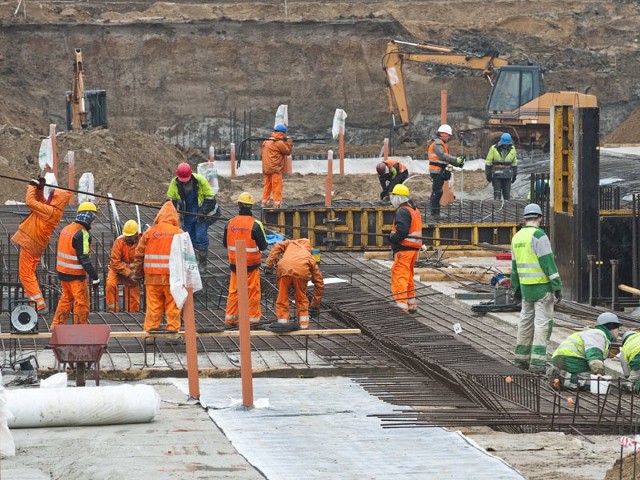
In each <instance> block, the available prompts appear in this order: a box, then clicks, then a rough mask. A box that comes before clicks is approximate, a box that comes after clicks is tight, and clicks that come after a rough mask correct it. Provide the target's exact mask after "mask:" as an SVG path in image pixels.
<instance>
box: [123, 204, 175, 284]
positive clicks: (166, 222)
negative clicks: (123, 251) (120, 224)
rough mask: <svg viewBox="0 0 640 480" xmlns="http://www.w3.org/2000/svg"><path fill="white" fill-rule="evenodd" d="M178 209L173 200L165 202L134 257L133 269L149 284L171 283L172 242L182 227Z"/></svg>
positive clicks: (139, 243)
mask: <svg viewBox="0 0 640 480" xmlns="http://www.w3.org/2000/svg"><path fill="white" fill-rule="evenodd" d="M179 225H180V220H179V218H178V211H177V210H176V207H174V206H173V203H172V202H171V201H168V202H164V204H163V205H162V208H160V211H159V212H158V214H157V215H156V218H155V219H154V220H153V225H152V226H151V228H149V229H148V230H147V231H146V232H144V233H143V234H142V238H140V241H139V242H138V247H137V248H136V253H135V257H134V268H133V271H134V272H135V275H136V276H137V277H142V274H143V272H144V283H145V284H147V285H169V255H170V253H171V242H172V241H173V236H174V235H175V234H177V233H183V232H182V230H181V229H180V226H179Z"/></svg>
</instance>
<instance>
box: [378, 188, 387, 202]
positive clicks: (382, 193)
mask: <svg viewBox="0 0 640 480" xmlns="http://www.w3.org/2000/svg"><path fill="white" fill-rule="evenodd" d="M387 195H388V193H387V191H386V190H383V191H382V192H380V200H384V199H385V198H387Z"/></svg>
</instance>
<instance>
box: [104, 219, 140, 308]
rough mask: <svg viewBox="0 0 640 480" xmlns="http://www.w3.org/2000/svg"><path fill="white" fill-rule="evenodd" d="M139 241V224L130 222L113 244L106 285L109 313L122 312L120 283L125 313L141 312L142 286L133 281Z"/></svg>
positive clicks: (125, 225) (133, 221)
mask: <svg viewBox="0 0 640 480" xmlns="http://www.w3.org/2000/svg"><path fill="white" fill-rule="evenodd" d="M139 239H140V235H139V234H138V224H137V223H136V221H135V220H128V221H127V222H126V223H125V224H124V226H123V227H122V235H120V236H119V237H118V238H116V239H115V241H114V242H113V246H112V247H111V260H110V262H109V273H108V274H107V284H106V285H105V297H106V301H107V312H119V311H120V300H119V298H118V297H119V296H120V295H119V292H118V284H119V283H122V284H123V285H124V289H123V294H124V306H125V311H127V312H138V311H140V284H139V283H138V282H137V281H134V280H133V279H134V277H135V272H134V270H133V267H134V259H135V255H136V248H137V247H138V240H139Z"/></svg>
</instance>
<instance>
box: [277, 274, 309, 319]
mask: <svg viewBox="0 0 640 480" xmlns="http://www.w3.org/2000/svg"><path fill="white" fill-rule="evenodd" d="M291 287H293V298H294V299H295V301H296V315H298V319H299V320H300V323H301V324H302V323H303V322H306V324H307V325H308V324H309V299H308V298H307V280H302V279H300V278H295V277H291V276H288V275H283V276H281V277H280V278H279V279H278V298H277V299H276V317H277V319H278V323H287V322H288V321H289V290H290V289H291Z"/></svg>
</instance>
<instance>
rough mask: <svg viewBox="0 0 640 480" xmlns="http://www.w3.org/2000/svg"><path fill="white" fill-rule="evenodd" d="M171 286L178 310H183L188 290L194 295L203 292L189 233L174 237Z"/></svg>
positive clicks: (170, 271)
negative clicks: (191, 290)
mask: <svg viewBox="0 0 640 480" xmlns="http://www.w3.org/2000/svg"><path fill="white" fill-rule="evenodd" d="M169 285H170V287H169V288H170V289H171V296H173V299H174V300H175V302H176V305H177V306H178V308H182V306H183V305H184V302H185V301H186V300H187V295H188V293H187V288H191V289H193V292H194V293H195V292H197V291H199V290H202V280H201V279H200V270H198V262H197V261H196V253H195V252H194V251H193V245H192V244H191V237H190V236H189V234H188V233H187V232H185V233H181V234H179V235H174V236H173V240H172V241H171V254H170V256H169Z"/></svg>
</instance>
